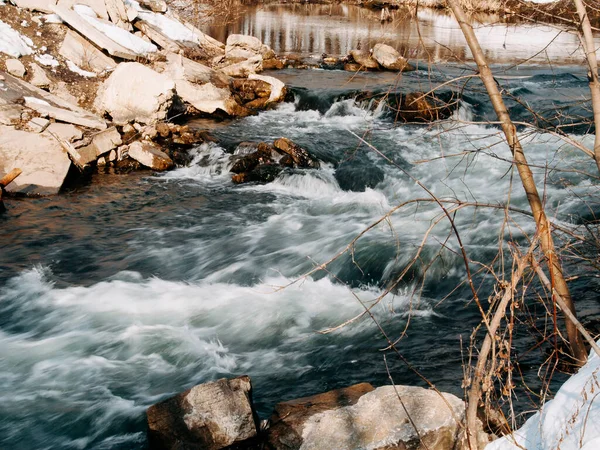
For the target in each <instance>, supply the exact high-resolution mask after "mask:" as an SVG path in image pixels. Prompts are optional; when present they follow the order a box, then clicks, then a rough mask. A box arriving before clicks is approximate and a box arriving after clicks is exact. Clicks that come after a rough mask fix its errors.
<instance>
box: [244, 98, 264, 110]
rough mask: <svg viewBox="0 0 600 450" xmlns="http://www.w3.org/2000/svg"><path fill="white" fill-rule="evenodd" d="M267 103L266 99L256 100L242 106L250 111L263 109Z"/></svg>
mask: <svg viewBox="0 0 600 450" xmlns="http://www.w3.org/2000/svg"><path fill="white" fill-rule="evenodd" d="M268 103H269V99H268V98H257V99H256V100H252V101H251V102H248V103H246V104H245V105H244V106H245V107H246V108H250V109H264V108H265V107H266V106H267V104H268Z"/></svg>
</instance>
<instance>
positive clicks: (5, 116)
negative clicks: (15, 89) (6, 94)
mask: <svg viewBox="0 0 600 450" xmlns="http://www.w3.org/2000/svg"><path fill="white" fill-rule="evenodd" d="M22 115H23V107H22V106H21V105H15V104H11V103H9V104H8V105H0V124H2V125H16V124H17V123H19V122H20V121H21V117H22Z"/></svg>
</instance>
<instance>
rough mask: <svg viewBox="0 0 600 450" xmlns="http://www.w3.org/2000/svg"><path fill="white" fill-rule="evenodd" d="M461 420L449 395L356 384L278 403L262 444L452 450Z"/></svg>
mask: <svg viewBox="0 0 600 450" xmlns="http://www.w3.org/2000/svg"><path fill="white" fill-rule="evenodd" d="M463 416H464V403H463V401H462V400H460V399H459V398H458V397H456V396H454V395H452V394H447V393H438V392H435V391H433V390H429V389H423V388H420V387H413V386H395V387H394V386H383V387H380V388H377V389H374V388H373V386H371V385H370V384H368V383H362V384H357V385H354V386H350V387H348V388H344V389H338V390H334V391H330V392H326V393H324V394H319V395H315V396H312V397H306V398H301V399H297V400H292V401H288V402H283V403H279V404H278V405H277V406H276V407H275V412H274V414H273V416H272V417H271V424H272V425H271V428H270V429H269V431H268V442H269V445H270V448H271V449H273V450H283V449H285V450H292V449H300V448H302V449H303V450H309V449H315V450H316V449H319V450H329V449H331V450H333V449H335V450H355V449H359V448H369V449H389V450H391V449H398V450H400V449H403V450H408V449H410V450H413V449H414V450H421V449H425V448H428V449H435V450H457V449H458V448H461V449H462V448H463V447H462V443H461V442H460V441H459V434H460V433H459V430H460V421H461V420H462V419H463ZM409 417H410V419H409ZM415 427H416V428H417V430H418V432H417V430H415Z"/></svg>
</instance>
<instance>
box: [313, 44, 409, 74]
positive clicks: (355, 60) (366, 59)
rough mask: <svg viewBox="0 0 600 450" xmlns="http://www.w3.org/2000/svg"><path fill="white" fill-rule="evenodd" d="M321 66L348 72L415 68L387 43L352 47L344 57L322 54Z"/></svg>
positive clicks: (398, 70)
mask: <svg viewBox="0 0 600 450" xmlns="http://www.w3.org/2000/svg"><path fill="white" fill-rule="evenodd" d="M322 66H323V67H325V68H327V67H329V68H343V69H344V70H347V71H349V72H359V71H361V70H364V71H367V70H371V71H374V70H390V71H394V72H410V71H413V70H415V67H414V66H412V65H411V64H410V63H409V62H408V61H407V60H406V58H404V57H403V56H402V55H400V53H399V52H398V51H397V50H396V49H395V48H394V47H391V46H389V45H387V44H381V43H380V44H375V46H374V47H373V48H372V49H370V50H368V51H366V50H359V49H354V50H351V51H350V53H349V54H348V55H347V56H346V57H344V58H336V57H330V56H327V55H323V57H322Z"/></svg>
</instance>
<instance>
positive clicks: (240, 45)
mask: <svg viewBox="0 0 600 450" xmlns="http://www.w3.org/2000/svg"><path fill="white" fill-rule="evenodd" d="M256 55H260V56H262V57H263V58H264V59H269V58H273V57H274V56H275V53H274V52H273V50H272V49H271V47H269V46H268V45H264V44H263V43H262V42H261V41H260V39H258V38H256V37H254V36H248V35H245V34H230V35H229V37H228V38H227V44H226V45H225V57H226V58H228V59H234V58H243V59H248V58H252V57H253V56H256Z"/></svg>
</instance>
